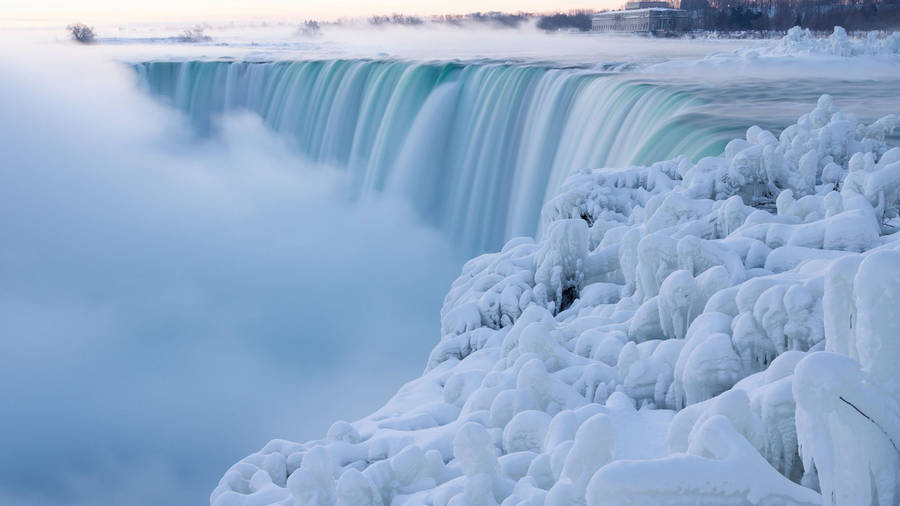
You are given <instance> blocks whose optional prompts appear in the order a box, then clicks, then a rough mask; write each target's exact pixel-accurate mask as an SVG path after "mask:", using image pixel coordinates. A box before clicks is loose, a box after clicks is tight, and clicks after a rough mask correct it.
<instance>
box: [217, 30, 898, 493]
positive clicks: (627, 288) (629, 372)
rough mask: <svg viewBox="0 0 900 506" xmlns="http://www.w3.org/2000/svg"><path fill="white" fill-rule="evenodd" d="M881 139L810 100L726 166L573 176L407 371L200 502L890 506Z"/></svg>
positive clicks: (887, 188)
mask: <svg viewBox="0 0 900 506" xmlns="http://www.w3.org/2000/svg"><path fill="white" fill-rule="evenodd" d="M804 37H806V35H805V34H804V33H800V32H797V31H792V32H791V34H789V36H788V39H786V40H785V41H784V42H783V44H785V45H792V46H791V47H793V46H797V45H799V44H801V43H803V41H804V40H805V39H804ZM832 39H833V40H832V41H831V42H830V44H831V45H830V46H828V47H829V48H831V49H829V51H837V52H839V53H841V54H844V53H846V52H849V53H854V52H855V51H857V49H856V46H854V45H853V44H852V43H849V42H846V41H845V40H844V39H841V37H840V34H839V33H837V32H836V35H835V36H834V37H832ZM893 40H894V39H889V41H893ZM876 42H877V44H882V42H880V41H875V42H872V44H875V43H876ZM884 44H894V42H886V43H884ZM867 47H868V46H867ZM791 50H796V48H794V49H791ZM866 51H868V49H866ZM898 124H900V119H898V118H897V117H896V116H886V117H884V118H882V119H880V120H878V121H876V122H874V123H872V124H868V125H867V124H863V123H861V122H860V121H859V120H858V119H856V118H855V117H853V116H851V115H845V114H842V113H840V112H839V111H837V110H836V108H835V106H834V104H833V101H832V99H831V98H830V97H828V96H823V97H822V98H821V99H820V100H819V102H818V104H817V106H816V107H815V109H814V110H813V111H811V112H810V113H809V114H806V115H804V116H803V117H801V118H800V119H799V120H798V122H797V123H796V124H794V125H792V126H790V127H788V128H786V129H785V130H783V131H782V132H780V134H778V135H776V134H774V133H772V132H768V131H765V130H763V129H761V128H758V127H753V128H750V129H749V130H748V131H747V135H746V138H744V139H738V140H735V141H733V142H731V143H729V144H728V146H727V147H726V149H725V153H724V154H723V155H722V156H720V157H709V158H704V159H702V160H700V161H698V162H696V163H693V162H691V161H690V160H688V159H686V158H679V159H675V160H669V161H665V162H660V163H656V164H653V165H651V166H649V167H631V168H625V169H596V170H588V171H581V172H576V173H573V174H572V175H571V176H570V177H569V178H568V180H567V181H566V182H565V183H564V184H563V185H562V187H561V189H560V191H559V193H558V194H557V196H556V197H554V198H552V199H550V200H549V201H548V202H547V203H546V205H545V206H544V209H543V214H542V226H541V234H540V235H539V238H538V239H537V240H535V239H531V238H518V239H513V240H511V241H509V243H507V245H506V246H505V247H504V248H503V249H502V250H501V251H500V252H497V253H492V254H486V255H482V256H479V257H477V258H475V259H472V260H471V261H469V262H468V263H467V264H466V265H465V266H464V267H463V269H462V273H461V275H460V277H459V278H458V279H457V280H456V281H455V282H454V283H453V285H452V287H451V288H450V291H449V293H448V294H447V296H446V299H445V301H444V307H443V309H442V311H441V317H442V322H441V340H440V342H439V343H438V344H437V346H435V348H434V350H433V352H432V353H431V356H430V357H429V360H428V363H427V367H426V370H425V373H424V374H423V375H422V377H420V378H418V379H416V380H414V381H412V382H410V383H409V384H407V385H405V386H404V387H403V388H402V389H401V390H400V392H398V393H397V395H396V396H395V397H394V398H393V399H391V400H390V401H389V402H388V403H387V405H386V406H385V407H384V408H382V409H380V410H379V411H377V412H375V413H373V414H372V415H370V416H369V417H367V418H365V419H363V420H360V421H358V422H355V423H353V424H349V423H346V422H338V423H335V424H334V425H333V426H332V428H331V429H330V430H329V431H328V434H327V436H326V437H325V438H324V439H321V440H317V441H310V442H306V443H303V444H297V443H289V442H286V441H273V442H272V443H270V444H269V445H267V446H266V447H265V448H264V449H263V450H261V451H260V452H258V453H255V454H253V455H250V456H248V457H247V458H245V459H244V460H242V461H241V462H239V463H237V464H235V465H234V466H233V467H232V468H231V469H230V470H229V471H228V472H227V473H226V474H225V476H224V477H223V478H222V480H221V482H220V483H219V486H218V487H217V488H216V490H215V491H214V492H213V494H212V496H211V498H210V502H211V503H212V504H213V505H215V506H222V505H231V504H240V505H250V504H280V505H301V504H302V505H306V504H317V505H323V506H328V505H350V504H360V505H380V506H387V505H389V504H390V505H411V506H412V505H417V506H418V505H423V504H424V505H433V506H447V505H451V506H460V505H482V504H483V505H492V506H494V505H502V506H514V505H532V506H537V505H546V506H556V505H578V504H581V505H587V506H590V505H606V504H616V505H627V504H633V505H643V504H647V505H657V504H716V505H720V504H740V505H772V504H779V505H780V504H785V505H813V504H834V505H838V506H846V505H857V504H858V505H867V506H868V505H870V504H878V505H881V506H887V505H896V504H898V503H900V490H898V487H897V483H898V482H900V474H898V473H900V452H898V449H897V445H898V444H900V396H898V393H900V368H898V367H897V364H898V362H900V323H898V321H900V320H898V319H897V318H896V317H895V315H894V311H895V309H896V308H897V307H900V274H898V273H900V241H895V239H896V237H895V236H894V235H893V232H894V230H896V227H897V226H898V225H900V222H898V205H900V150H898V149H897V148H894V149H890V147H889V146H888V144H887V143H886V142H885V138H886V136H887V135H889V134H890V132H891V131H892V130H893V129H894V128H895V127H896V126H897V125H898ZM820 491H821V494H820Z"/></svg>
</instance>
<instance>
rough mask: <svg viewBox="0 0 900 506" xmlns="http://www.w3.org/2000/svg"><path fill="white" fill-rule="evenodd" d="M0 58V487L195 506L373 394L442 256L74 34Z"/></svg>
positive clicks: (448, 252) (386, 211) (427, 335)
mask: <svg viewBox="0 0 900 506" xmlns="http://www.w3.org/2000/svg"><path fill="white" fill-rule="evenodd" d="M41 51H42V52H41V54H40V55H39V56H40V57H38V55H36V54H30V53H29V52H28V51H25V52H24V53H23V54H21V55H20V56H18V57H12V56H5V57H4V58H3V59H2V61H0V83H2V84H0V110H2V111H4V113H3V118H4V121H3V122H2V124H0V153H2V160H3V161H2V163H0V177H2V185H0V234H2V239H0V347H2V353H0V403H2V405H3V406H4V407H5V408H4V415H3V417H0V447H2V448H3V449H4V452H3V454H2V456H0V503H3V504H33V505H39V504H74V505H80V504H85V505H87V504H91V505H105V504H130V505H134V504H136V505H140V504H148V505H149V504H154V505H158V504H202V503H205V502H206V501H207V497H208V494H209V492H210V491H211V490H212V489H213V488H214V486H215V484H216V482H217V480H218V478H219V477H220V476H221V475H222V473H223V472H224V471H225V469H227V467H228V466H229V465H230V464H231V463H233V462H235V461H236V460H237V459H239V458H240V457H242V456H243V455H245V454H248V453H250V452H252V451H254V450H256V449H258V448H259V447H261V446H262V445H264V444H265V442H266V441H268V440H269V439H272V438H287V439H294V440H304V439H309V438H313V437H316V436H318V435H319V434H322V433H324V432H325V430H327V428H328V426H329V424H330V423H331V422H332V421H333V420H337V419H345V420H353V419H356V418H358V417H361V416H363V415H365V414H367V413H368V412H370V411H371V410H373V409H374V408H376V407H378V406H380V405H381V404H383V403H384V401H385V400H387V398H388V397H389V396H390V395H391V393H392V392H394V391H396V389H397V387H398V386H399V385H400V384H402V383H403V382H404V381H405V380H408V379H411V378H412V377H414V376H416V375H418V373H419V372H420V371H421V370H422V368H423V367H424V362H425V357H427V354H428V350H430V349H431V347H432V346H433V345H434V344H435V342H436V340H437V338H438V328H439V327H438V323H439V310H440V305H441V300H442V297H443V293H444V292H445V291H446V289H447V286H448V285H449V282H450V280H451V279H452V278H453V277H454V276H455V275H456V273H457V272H458V269H459V266H460V264H461V259H460V256H459V255H458V254H457V253H455V250H454V246H453V245H452V244H449V243H448V242H447V241H446V240H445V239H444V238H443V237H442V236H441V235H440V234H439V233H438V232H437V231H435V230H433V229H430V228H428V227H427V226H425V225H424V224H422V223H420V222H419V221H417V220H416V219H415V218H414V217H413V214H412V213H411V212H410V211H409V210H408V209H407V208H406V207H405V206H404V205H403V204H402V203H398V202H394V201H391V200H390V199H389V198H382V199H374V200H367V201H363V202H357V203H350V202H349V201H347V200H345V199H344V198H343V197H342V190H343V186H342V185H343V179H342V178H341V175H340V173H339V172H337V171H335V170H333V169H329V168H325V167H315V166H312V165H311V164H309V163H307V162H305V161H303V160H302V159H301V158H300V157H299V156H298V155H297V154H296V153H294V152H293V151H292V149H291V147H290V146H289V145H287V144H285V143H284V142H283V141H282V140H279V139H277V138H275V137H274V136H272V135H271V134H269V133H268V132H267V131H266V130H265V128H263V126H262V125H261V123H260V121H259V119H258V118H256V117H253V116H250V115H246V116H244V115H238V116H231V117H227V118H224V120H223V123H222V125H220V128H219V129H217V131H218V134H217V135H215V136H213V137H211V138H205V139H201V138H198V137H197V136H196V135H195V133H194V132H193V131H192V130H191V128H190V126H189V125H188V122H187V120H186V119H185V118H182V117H181V116H179V115H178V114H177V113H175V112H174V111H172V110H169V109H167V108H166V107H164V106H162V105H160V104H158V103H156V102H154V101H153V100H152V99H150V98H148V97H145V96H144V95H142V94H141V93H139V92H138V91H137V90H136V87H135V84H134V76H133V74H132V73H131V71H130V70H129V69H127V68H125V67H124V66H120V65H118V64H115V63H109V62H106V61H105V60H103V59H101V58H99V57H98V55H96V54H93V55H90V54H88V53H86V52H84V51H80V52H76V51H73V50H61V49H60V50H56V49H54V50H52V51H51V50H48V49H46V48H45V49H42V50H41Z"/></svg>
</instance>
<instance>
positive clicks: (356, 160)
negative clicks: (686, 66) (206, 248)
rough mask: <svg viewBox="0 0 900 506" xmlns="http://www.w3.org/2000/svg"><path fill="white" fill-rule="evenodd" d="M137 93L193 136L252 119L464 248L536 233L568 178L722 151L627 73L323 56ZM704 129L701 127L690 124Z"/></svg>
mask: <svg viewBox="0 0 900 506" xmlns="http://www.w3.org/2000/svg"><path fill="white" fill-rule="evenodd" d="M135 67H136V69H137V71H138V74H139V76H140V81H141V83H142V85H143V86H144V87H145V88H146V89H147V90H148V91H150V92H151V93H152V94H154V95H158V96H161V97H164V98H165V99H166V100H169V101H170V102H171V103H172V105H174V106H175V107H177V108H178V109H180V110H182V111H184V112H185V113H187V114H188V115H189V116H190V118H191V119H192V121H193V122H194V124H195V125H196V126H197V128H198V129H199V130H200V131H201V132H207V131H209V130H210V129H211V128H213V126H214V124H215V118H216V117H217V116H219V115H221V114H223V113H225V112H228V111H235V110H249V111H253V112H254V113H256V114H258V115H259V116H260V117H261V118H262V119H263V121H264V122H265V124H266V125H267V126H268V127H269V128H271V129H272V130H274V131H276V132H279V133H280V134H282V135H284V136H286V137H287V138H289V139H290V140H291V142H292V143H294V145H295V146H296V147H297V148H298V149H299V150H300V152H301V153H303V154H304V155H305V156H307V157H309V158H310V159H312V160H314V161H316V162H321V163H325V164H329V165H334V166H337V167H341V168H343V169H344V170H346V171H347V172H348V175H349V179H350V186H351V190H352V192H353V195H355V196H359V195H364V194H366V193H368V192H381V191H389V192H398V193H401V194H403V195H405V197H406V198H407V199H408V200H409V201H410V202H411V203H412V204H413V205H414V207H415V208H416V209H417V211H418V212H419V213H420V214H421V215H422V216H423V217H424V218H426V219H427V220H429V221H431V222H433V223H434V224H436V225H437V226H439V227H441V228H442V229H444V230H446V231H447V232H448V233H449V234H450V236H451V237H452V238H453V239H454V241H455V242H456V243H457V244H459V246H460V247H461V249H462V250H463V251H465V252H466V253H480V252H484V251H488V250H491V249H496V248H498V247H499V246H501V245H502V244H503V242H504V241H505V240H506V239H509V238H511V237H515V236H518V235H533V234H535V233H536V232H537V226H538V221H539V216H540V209H541V205H542V203H543V201H544V199H545V198H546V196H548V195H552V194H553V193H554V191H555V189H556V187H557V186H558V185H559V184H560V183H561V182H562V180H563V179H564V178H565V176H566V175H567V174H568V173H569V172H571V171H572V170H579V169H585V168H596V167H621V166H627V165H630V164H645V163H651V162H654V161H658V160H664V159H667V158H671V157H673V156H675V155H678V154H685V155H688V156H689V157H691V158H694V159H696V158H699V157H701V156H706V155H710V154H718V153H719V152H720V151H721V149H722V147H723V143H724V141H725V140H726V139H729V138H731V137H733V133H734V132H733V131H731V130H723V129H721V128H718V129H717V128H716V127H714V126H710V125H704V124H703V122H702V121H698V120H697V115H696V114H695V111H696V109H697V108H698V107H700V106H701V105H702V103H703V101H702V99H700V98H698V97H696V96H693V95H691V94H689V93H687V92H685V91H679V90H676V89H674V88H672V87H667V86H661V85H658V84H653V83H648V82H642V81H640V80H638V79H636V78H635V77H634V76H631V77H626V76H621V75H614V74H604V73H601V72H598V71H592V70H585V69H559V68H552V67H549V66H541V65H514V64H496V63H482V64H463V63H455V62H454V63H412V62H400V61H368V60H330V61H302V62H269V63H252V62H210V61H204V62H199V61H188V62H148V63H140V64H137V65H136V66H135ZM697 123H700V124H697Z"/></svg>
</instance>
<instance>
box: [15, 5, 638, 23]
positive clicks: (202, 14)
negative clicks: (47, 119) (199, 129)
mask: <svg viewBox="0 0 900 506" xmlns="http://www.w3.org/2000/svg"><path fill="white" fill-rule="evenodd" d="M620 3H622V0H562V1H552V0H426V1H423V0H419V1H416V0H255V1H254V0H0V18H4V17H7V18H66V19H75V18H77V19H81V20H84V21H86V22H88V21H91V20H128V21H138V20H147V21H151V20H166V19H179V18H208V19H224V18H247V17H254V18H259V17H279V16H282V17H286V18H291V20H293V19H295V18H299V19H303V18H317V19H329V18H338V17H345V16H346V17H361V16H368V15H372V14H389V13H392V12H401V13H405V14H445V13H448V14H449V13H466V12H474V11H491V10H498V11H507V12H515V11H532V12H546V11H556V10H569V9H584V8H593V9H600V8H609V7H617V6H618V5H619V4H620Z"/></svg>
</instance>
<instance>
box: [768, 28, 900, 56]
mask: <svg viewBox="0 0 900 506" xmlns="http://www.w3.org/2000/svg"><path fill="white" fill-rule="evenodd" d="M881 35H882V34H880V33H879V32H867V33H866V34H865V36H863V37H859V38H851V37H849V36H848V35H847V31H846V30H844V29H843V28H842V27H840V26H836V27H834V32H833V33H832V34H831V35H830V36H829V37H824V38H821V37H816V36H815V35H814V34H813V33H812V32H811V31H810V30H809V29H805V28H800V27H799V26H795V27H793V28H791V29H790V30H788V33H787V35H785V36H784V37H782V38H781V40H779V41H778V43H777V44H776V45H774V46H773V47H772V48H771V49H769V50H768V51H766V53H768V54H776V55H808V54H826V55H833V56H864V55H867V56H874V55H896V54H900V33H897V32H894V33H890V34H884V36H881Z"/></svg>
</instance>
